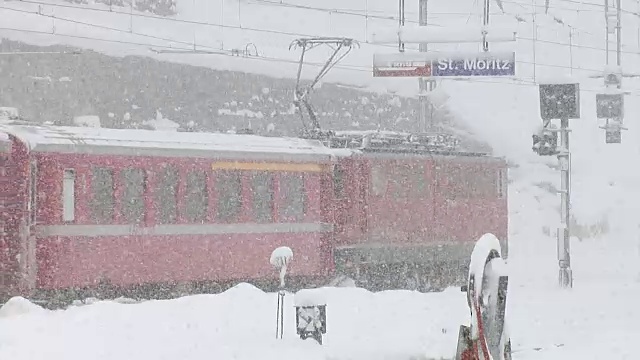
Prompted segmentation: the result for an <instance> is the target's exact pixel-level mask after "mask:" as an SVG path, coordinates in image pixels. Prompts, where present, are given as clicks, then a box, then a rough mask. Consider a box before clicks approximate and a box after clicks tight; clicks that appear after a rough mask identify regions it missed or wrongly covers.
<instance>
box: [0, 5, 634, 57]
mask: <svg viewBox="0 0 640 360" xmlns="http://www.w3.org/2000/svg"><path fill="white" fill-rule="evenodd" d="M24 1H26V2H34V1H30V0H24ZM0 10H7V11H17V12H22V13H27V14H31V15H36V16H42V17H48V18H51V19H54V20H59V21H66V22H71V23H75V24H79V25H84V26H89V27H95V28H99V29H103V30H109V31H115V32H120V33H126V34H130V35H135V36H140V37H146V38H150V39H156V40H162V41H167V42H172V43H176V44H182V45H189V46H192V47H195V46H197V47H199V48H200V49H201V50H202V49H207V50H212V51H221V50H223V49H221V48H217V47H213V46H210V45H196V44H194V43H193V42H188V41H184V40H177V39H172V38H166V37H160V36H156V35H150V34H145V33H140V32H135V31H132V30H127V29H120V28H113V27H109V26H105V25H99V24H93V23H89V22H85V21H79V20H75V19H70V18H65V17H60V16H56V15H53V14H42V13H39V12H32V11H29V10H24V9H15V8H12V7H8V6H0ZM126 14H128V13H126ZM209 25H211V24H209ZM215 26H221V27H226V28H235V29H238V30H244V31H252V32H258V33H270V34H279V35H286V36H301V37H312V36H315V35H313V34H308V33H301V32H290V31H280V30H273V29H263V28H255V27H242V26H238V25H222V24H220V25H215ZM572 27H573V26H572ZM573 28H574V30H578V31H579V28H575V27H573ZM516 39H517V40H527V41H536V42H541V43H546V44H553V45H560V46H569V44H568V43H565V42H560V41H553V40H542V39H534V38H529V37H523V36H516ZM356 40H358V41H359V42H361V43H363V44H367V45H369V46H385V47H388V48H394V49H395V48H396V46H395V45H384V44H371V43H369V42H368V41H367V39H356ZM572 47H573V48H583V49H590V50H603V51H604V50H605V48H604V47H598V46H590V45H582V44H573V45H572ZM178 50H185V49H184V48H181V49H178ZM229 51H230V50H229ZM638 51H639V49H634V50H633V51H631V50H623V51H622V53H625V54H634V55H636V54H637V53H638ZM540 66H545V65H544V64H540Z"/></svg>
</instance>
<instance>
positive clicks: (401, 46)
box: [398, 0, 404, 52]
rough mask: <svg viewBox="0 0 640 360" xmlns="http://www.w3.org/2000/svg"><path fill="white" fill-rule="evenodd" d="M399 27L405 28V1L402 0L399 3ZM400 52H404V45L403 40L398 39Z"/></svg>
mask: <svg viewBox="0 0 640 360" xmlns="http://www.w3.org/2000/svg"><path fill="white" fill-rule="evenodd" d="M398 25H399V27H403V26H404V0H400V1H399V2H398ZM398 50H400V52H404V43H403V42H402V39H398Z"/></svg>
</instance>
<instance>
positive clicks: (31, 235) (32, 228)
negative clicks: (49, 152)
mask: <svg viewBox="0 0 640 360" xmlns="http://www.w3.org/2000/svg"><path fill="white" fill-rule="evenodd" d="M27 184H28V188H27V216H26V218H25V223H26V226H25V229H24V234H23V236H22V237H21V239H23V243H22V246H21V248H22V250H23V255H22V256H21V259H22V269H21V270H22V271H23V272H22V273H23V274H24V278H23V280H24V282H25V283H24V286H25V287H26V288H27V289H34V288H35V285H36V274H37V268H36V264H37V262H36V225H37V224H36V220H37V213H38V212H37V209H38V164H37V162H36V160H35V159H33V160H31V162H30V163H29V181H28V183H27Z"/></svg>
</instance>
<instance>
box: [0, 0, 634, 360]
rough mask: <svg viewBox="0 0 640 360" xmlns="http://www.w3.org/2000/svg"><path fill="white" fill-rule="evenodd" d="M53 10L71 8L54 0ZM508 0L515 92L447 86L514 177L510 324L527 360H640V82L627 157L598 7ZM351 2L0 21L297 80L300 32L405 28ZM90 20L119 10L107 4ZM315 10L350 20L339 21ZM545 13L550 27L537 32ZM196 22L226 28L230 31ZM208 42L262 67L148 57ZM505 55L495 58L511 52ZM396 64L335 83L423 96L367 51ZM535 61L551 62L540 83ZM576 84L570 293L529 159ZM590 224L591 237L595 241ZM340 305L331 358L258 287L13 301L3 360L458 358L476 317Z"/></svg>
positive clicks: (400, 304)
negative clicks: (609, 104) (561, 79)
mask: <svg viewBox="0 0 640 360" xmlns="http://www.w3.org/2000/svg"><path fill="white" fill-rule="evenodd" d="M42 2H46V3H49V2H50V3H55V4H63V3H62V2H59V1H55V0H47V1H44V0H43V1H42ZM503 2H504V4H505V12H506V13H507V14H506V15H499V14H498V13H499V12H498V11H497V10H494V12H495V13H496V15H495V16H494V18H493V20H492V21H493V22H494V23H510V24H512V23H514V21H515V18H516V17H521V18H524V19H525V20H526V22H522V23H520V24H519V25H518V26H519V28H518V29H519V40H518V42H517V43H516V44H515V51H516V52H517V58H518V61H519V63H518V77H519V80H516V81H512V80H499V79H466V80H463V81H447V82H443V83H442V84H441V87H440V88H439V90H438V91H439V92H442V93H441V95H443V96H449V99H448V102H449V105H450V107H451V109H452V110H453V111H454V112H456V113H457V114H458V115H460V118H461V119H462V120H464V121H465V122H466V124H467V125H468V126H469V127H470V128H471V129H472V130H473V131H474V132H475V133H476V134H477V135H478V136H479V137H481V138H483V139H485V140H487V141H488V142H489V143H490V144H491V145H492V146H493V147H494V149H495V151H496V153H498V154H499V155H503V156H506V157H507V158H508V159H509V160H510V161H511V162H512V163H513V164H515V165H516V166H515V167H514V168H513V169H511V171H510V180H511V184H510V192H509V197H510V215H511V217H510V260H509V266H510V270H511V280H510V290H509V291H510V293H509V294H510V296H509V299H508V318H509V321H510V327H511V333H512V340H513V347H514V351H515V353H514V358H515V359H545V360H555V359H562V360H566V359H593V360H596V359H614V358H615V359H636V358H637V355H632V354H634V348H633V344H634V343H635V342H634V341H635V339H637V337H638V335H640V329H638V327H637V325H636V324H638V323H639V322H640V312H638V311H634V308H635V302H636V299H638V297H640V283H639V282H638V276H639V275H640V261H639V257H640V256H639V255H640V254H639V253H640V249H639V245H640V233H639V231H638V222H639V220H638V217H637V214H638V210H640V205H639V204H640V186H639V185H638V184H640V170H638V168H637V167H636V166H635V165H636V163H637V162H638V157H639V156H640V151H639V147H638V140H640V126H639V125H638V124H637V121H635V119H638V118H639V117H640V109H639V108H638V101H637V100H638V96H639V94H638V92H637V89H638V88H640V84H638V83H637V81H636V80H632V79H625V85H624V87H625V89H627V90H629V91H631V95H629V96H628V97H627V101H626V119H627V120H626V123H627V126H628V127H629V129H630V130H629V131H626V132H624V133H623V143H622V144H619V145H607V144H605V143H604V131H603V130H601V129H598V125H599V123H598V121H597V120H596V118H595V94H596V92H597V91H598V88H599V86H600V82H601V80H599V79H595V80H589V79H586V78H584V76H586V75H593V74H596V73H598V72H599V71H600V70H601V69H602V67H603V63H604V52H603V51H602V49H603V48H604V39H603V38H604V16H603V13H602V8H601V1H599V0H585V1H569V0H565V1H560V0H558V1H554V0H552V1H551V4H552V5H551V10H550V12H549V14H544V9H543V5H544V1H543V0H534V1H525V0H517V1H503ZM345 3H346V2H345V1H338V0H324V1H322V2H318V1H312V0H284V1H282V2H281V1H271V0H241V1H238V0H218V1H214V0H193V1H188V0H185V1H179V3H178V10H179V12H180V15H178V17H177V19H178V21H174V22H172V21H168V20H158V19H150V18H145V17H135V16H134V17H132V16H130V15H127V14H118V13H109V12H100V11H93V10H86V9H84V10H79V9H74V8H63V7H59V6H43V7H42V8H41V10H40V14H36V13H27V12H34V11H36V10H37V9H38V5H39V4H35V3H32V2H27V1H20V2H18V1H5V2H4V3H3V4H2V6H1V7H0V13H1V15H2V18H3V25H2V29H0V32H1V33H2V35H3V36H6V37H9V38H11V39H15V40H24V41H27V42H29V43H34V44H54V43H63V44H69V45H75V46H80V47H86V48H93V49H96V50H99V51H103V52H106V53H108V54H111V55H126V54H139V55H149V56H156V57H157V58H161V59H167V60H172V61H180V62H185V63H191V64H195V65H202V66H211V67H214V68H220V69H230V70H245V71H249V72H262V73H266V74H270V75H274V76H291V74H293V73H294V71H295V64H293V63H288V62H287V61H294V60H295V59H296V56H297V54H298V53H295V52H293V51H289V50H288V48H287V47H288V45H289V42H290V41H291V40H293V39H294V38H295V37H297V36H300V35H301V34H305V35H335V36H353V37H355V38H356V39H358V40H361V41H363V42H364V41H365V40H366V39H367V34H368V33H370V32H372V31H374V30H375V28H376V27H381V26H393V25H394V24H395V20H382V19H380V18H376V16H377V17H382V16H388V17H391V16H395V15H396V11H397V3H396V2H395V1H382V0H354V1H350V2H348V4H345ZM479 3H481V2H479ZM64 4H68V3H64ZM292 4H297V6H292ZM431 4H432V5H431ZM531 4H533V6H532V5H531ZM622 4H623V7H624V8H625V9H627V10H629V11H632V10H637V6H638V3H637V2H636V1H631V0H628V1H622ZM407 6H408V7H409V6H411V7H413V8H415V9H417V2H416V1H408V2H407ZM430 6H432V7H431V10H432V13H431V16H430V22H431V23H433V24H435V25H447V26H454V25H455V24H460V23H465V22H467V17H466V16H465V14H467V13H468V12H469V10H470V9H474V1H472V0H464V1H462V0H459V1H451V0H430ZM90 7H91V8H96V9H97V8H100V9H105V7H104V6H100V5H95V4H94V5H90ZM311 8H316V9H311ZM318 8H325V9H327V8H334V9H342V10H340V11H334V12H328V11H323V10H321V9H320V10H318ZM534 8H535V9H536V13H537V14H536V24H537V30H536V31H533V29H534V24H533V22H532V18H533V17H532V12H533V9H534ZM475 10H476V11H475V15H473V16H471V17H470V20H469V21H470V22H474V21H476V22H477V21H479V18H478V14H479V13H480V11H479V10H480V9H479V8H478V5H475ZM25 11H26V12H25ZM347 13H348V14H347ZM45 15H46V16H45ZM51 16H55V17H56V19H54V18H53V17H51ZM554 17H555V19H556V20H562V21H563V22H564V23H565V25H561V24H559V23H558V22H557V21H556V20H554ZM63 18H64V19H67V20H64V19H63ZM408 18H409V20H412V21H415V20H416V18H417V14H416V11H410V12H409V13H408ZM283 19H284V20H283ZM69 20H73V21H75V22H73V21H69ZM78 21H82V22H85V23H86V24H80V23H78ZM187 21H192V22H191V23H189V22H187ZM193 21H195V22H202V23H207V22H208V23H216V24H224V27H221V26H212V25H210V24H194V23H193ZM637 21H638V18H637V17H634V16H632V15H630V14H629V13H625V16H624V18H623V22H624V24H628V25H624V26H626V28H625V29H628V30H627V31H625V32H624V46H623V51H624V56H623V65H624V68H625V70H627V71H636V72H638V71H640V62H639V61H638V58H639V56H638V53H639V50H638V33H637V32H636V31H635V28H636V25H635V24H636V23H637ZM100 26H102V28H100ZM54 27H55V33H56V34H62V35H67V36H53V35H51V34H50V33H51V32H52V31H53V29H54ZM104 27H110V28H112V29H105V28H104ZM113 28H115V29H117V30H113ZM570 28H571V29H573V30H571V31H572V39H571V41H572V43H573V44H574V47H573V48H569V47H568V44H569V37H568V34H569V31H570V30H569V29H570ZM16 29H21V31H16ZM251 29H253V30H251ZM265 29H269V30H270V31H271V32H265V31H264V30H265ZM24 30H30V31H37V32H40V33H33V32H31V33H30V32H26V31H24ZM275 32H280V33H279V34H278V33H275ZM284 32H290V33H291V32H295V33H300V34H297V35H295V34H294V35H292V34H283V33H284ZM45 33H46V34H45ZM82 36H84V38H82ZM534 37H535V38H537V40H538V41H537V42H536V43H535V47H534V42H533V41H531V39H533V38H534ZM88 38H89V39H88ZM93 38H100V39H103V40H106V41H96V40H95V39H93ZM159 38H164V40H163V39H159ZM194 39H196V40H195V41H196V44H197V45H198V47H199V48H200V49H202V50H212V51H213V50H217V49H225V50H227V51H228V50H230V49H235V48H239V49H245V47H246V45H247V44H249V43H253V44H255V45H256V48H257V49H258V51H259V53H260V54H261V56H263V57H264V58H261V59H259V58H242V57H231V56H230V55H228V54H227V55H175V54H174V55H168V54H160V55H154V54H153V53H152V52H150V51H149V49H148V48H149V46H147V45H151V44H152V45H153V46H154V47H156V48H160V47H162V46H173V47H182V48H189V47H192V45H189V44H193V41H194ZM125 42H128V43H125ZM180 42H181V43H180ZM132 43H138V44H143V45H135V44H132ZM502 46H503V45H500V46H496V47H495V49H503V47H502ZM451 47H453V48H454V49H455V48H458V49H460V50H467V49H468V47H467V48H463V47H456V46H448V47H447V46H440V47H436V46H434V48H435V49H437V50H451ZM534 50H535V51H534ZM393 51H395V50H394V48H393V47H379V46H377V47H374V46H371V45H368V44H366V43H363V46H362V48H361V49H359V50H355V51H354V52H353V53H352V54H351V55H350V56H349V57H348V58H347V59H346V61H345V62H344V63H343V65H344V66H343V67H342V68H339V69H337V70H336V71H334V72H332V73H330V76H329V77H328V78H327V80H328V81H330V80H340V81H341V82H345V83H351V84H355V85H366V86H369V87H372V88H378V89H380V88H385V89H391V90H398V91H402V92H404V93H411V92H413V91H415V88H416V86H415V85H416V81H415V80H412V79H403V80H401V79H392V80H389V79H373V78H371V71H370V64H371V55H372V54H373V53H374V52H393ZM325 55H326V54H325V53H323V52H322V51H320V52H319V53H317V54H316V57H315V58H314V57H311V58H310V60H312V61H322V57H324V56H325ZM267 57H268V58H270V59H271V60H269V59H266V58H267ZM534 62H535V63H537V66H536V67H535V72H534V67H533V65H532V64H533V63H534ZM572 67H573V69H572ZM572 72H573V75H576V76H581V77H582V80H581V87H582V89H583V92H582V94H581V100H582V118H581V119H579V120H573V121H572V123H571V127H572V129H573V132H572V135H571V146H572V149H573V155H572V166H573V174H572V192H573V197H572V211H573V213H574V215H575V217H576V221H577V223H578V224H579V225H580V226H581V228H582V229H583V230H581V232H580V233H581V234H580V235H581V236H583V237H584V238H583V239H582V240H578V239H574V241H573V242H572V246H573V248H572V255H573V258H572V260H573V269H574V277H575V286H574V288H573V289H571V290H560V289H558V287H557V286H556V283H557V280H556V278H557V263H556V248H555V239H554V238H553V235H552V234H553V227H554V226H556V224H557V222H558V217H559V215H558V206H559V199H558V198H557V196H556V195H555V194H552V193H551V192H550V191H549V190H548V189H549V188H550V187H553V186H555V187H558V186H559V174H558V173H557V172H556V171H555V170H553V169H551V168H550V167H549V166H548V164H555V163H556V160H555V159H554V158H549V159H543V158H539V157H537V156H535V155H534V154H533V153H532V152H531V150H530V147H531V134H532V132H533V131H535V129H536V128H537V127H538V126H540V120H539V111H538V97H537V91H538V90H537V86H536V84H535V80H538V79H540V78H542V77H548V76H557V75H566V74H570V73H572ZM589 227H590V228H591V229H589V231H587V230H584V229H587V228H589ZM597 228H600V232H598V231H597ZM265 261H267V259H265ZM292 266H295V260H294V263H293V264H292ZM274 276H277V274H275V273H274ZM326 298H327V301H328V322H329V326H328V334H327V336H326V343H325V345H323V346H319V345H316V344H314V343H313V342H312V341H311V340H309V341H307V342H302V341H300V340H296V338H295V336H294V326H293V310H292V297H291V296H289V297H287V304H286V311H287V313H286V321H287V325H286V329H285V339H284V340H282V341H277V340H275V334H274V333H275V306H276V295H275V294H265V293H262V292H261V291H259V290H257V289H255V288H252V287H251V286H248V285H246V284H241V285H239V286H237V287H236V288H234V289H232V290H230V291H228V292H226V293H224V294H220V295H205V296H196V297H189V298H183V299H178V300H172V301H154V302H147V303H142V304H135V305H131V304H129V305H126V304H116V303H98V304H94V305H89V306H84V307H78V308H72V309H70V310H66V311H57V312H49V311H44V310H38V309H36V308H33V307H31V306H26V307H24V306H21V304H15V305H14V304H9V305H7V306H5V308H3V309H2V310H0V315H1V316H2V317H1V318H0V358H2V359H5V358H7V359H15V360H27V359H28V360H38V359H43V360H44V359H46V360H78V359H84V358H88V357H90V358H92V359H96V360H102V359H104V360H121V359H124V358H134V357H135V358H139V359H149V360H151V359H153V360H156V359H165V358H166V359H175V358H181V359H189V360H191V359H194V360H195V359H198V360H199V359H216V360H217V359H225V360H227V359H233V360H236V359H237V360H245V359H246V360H255V359H257V358H260V359H265V360H271V359H283V360H288V359H300V358H305V359H324V360H341V359H350V360H365V359H366V360H375V359H381V360H382V359H384V360H405V359H416V360H417V359H425V358H428V357H445V358H446V357H451V356H452V355H453V353H454V351H455V343H456V337H457V334H458V326H459V325H460V323H461V322H465V321H467V314H468V310H467V307H466V302H465V299H464V294H463V293H461V292H459V291H457V290H456V289H449V290H447V291H445V292H444V293H440V294H416V293H411V292H384V293H378V294H371V293H368V292H366V291H363V290H360V289H350V288H340V289H326ZM23 305H24V304H23ZM16 308H17V309H18V310H20V311H18V310H16ZM534 348H541V350H540V351H536V350H534Z"/></svg>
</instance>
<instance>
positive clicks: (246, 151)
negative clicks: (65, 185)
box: [0, 123, 345, 161]
mask: <svg viewBox="0 0 640 360" xmlns="http://www.w3.org/2000/svg"><path fill="white" fill-rule="evenodd" d="M0 132H4V133H7V134H10V135H13V136H15V137H16V138H18V139H19V140H20V141H22V142H24V143H25V144H27V146H28V147H29V149H30V150H31V151H33V152H63V153H82V154H110V155H148V156H185V157H217V156H219V155H222V154H220V153H224V157H225V158H229V157H233V154H234V153H235V154H238V156H242V157H243V158H246V157H247V156H251V155H253V156H254V157H257V158H260V157H268V158H273V157H274V156H285V155H286V156H287V157H294V158H295V159H299V160H301V161H306V159H312V158H313V159H318V157H324V158H326V159H329V158H330V157H331V156H332V155H339V154H342V155H345V154H344V152H343V151H342V152H337V151H334V150H332V149H330V148H328V147H326V146H324V145H323V144H322V143H321V142H320V141H317V140H307V139H299V138H285V137H266V136H259V135H244V134H243V135H239V134H222V133H195V132H174V131H157V130H142V129H106V128H90V127H71V126H48V125H34V124H24V123H20V124H15V123H8V124H7V123H5V124H0ZM303 158H304V159H303Z"/></svg>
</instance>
